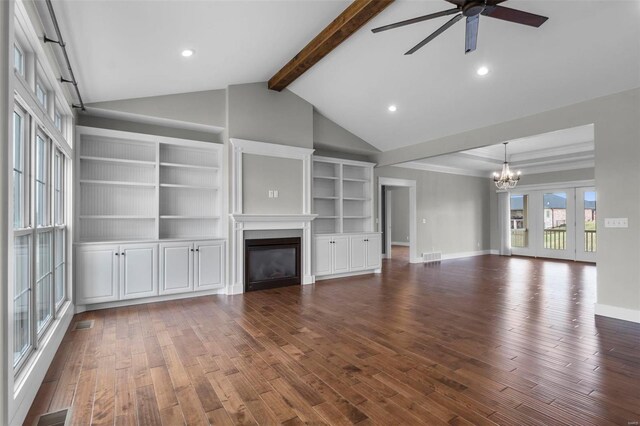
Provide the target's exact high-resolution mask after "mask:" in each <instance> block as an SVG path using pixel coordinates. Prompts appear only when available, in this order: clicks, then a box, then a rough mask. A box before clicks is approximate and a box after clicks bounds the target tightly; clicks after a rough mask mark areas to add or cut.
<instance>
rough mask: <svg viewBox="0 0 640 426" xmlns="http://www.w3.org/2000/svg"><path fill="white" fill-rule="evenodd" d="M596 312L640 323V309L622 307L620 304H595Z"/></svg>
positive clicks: (604, 315)
mask: <svg viewBox="0 0 640 426" xmlns="http://www.w3.org/2000/svg"><path fill="white" fill-rule="evenodd" d="M595 313H596V315H600V316H603V317H609V318H615V319H619V320H624V321H631V322H637V323H640V310H636V309H629V308H621V307H618V306H611V305H603V304H601V303H596V304H595Z"/></svg>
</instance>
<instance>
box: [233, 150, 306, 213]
mask: <svg viewBox="0 0 640 426" xmlns="http://www.w3.org/2000/svg"><path fill="white" fill-rule="evenodd" d="M242 185H243V191H242V194H243V198H242V204H243V206H242V207H243V211H244V213H246V214H257V213H261V214H288V213H290V214H295V213H298V214H300V213H302V160H294V159H290V158H276V157H267V156H263V155H254V154H244V155H243V156H242ZM269 190H278V193H279V194H278V198H269V194H268V191H269Z"/></svg>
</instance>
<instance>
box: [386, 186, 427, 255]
mask: <svg viewBox="0 0 640 426" xmlns="http://www.w3.org/2000/svg"><path fill="white" fill-rule="evenodd" d="M378 199H379V200H380V202H379V203H378V218H379V219H380V220H379V221H378V231H379V232H380V233H381V234H382V258H383V259H391V258H395V259H405V260H406V261H407V262H408V263H417V262H420V261H421V259H420V258H419V257H418V254H417V241H416V240H417V238H416V181H414V180H406V179H395V178H386V177H380V178H378Z"/></svg>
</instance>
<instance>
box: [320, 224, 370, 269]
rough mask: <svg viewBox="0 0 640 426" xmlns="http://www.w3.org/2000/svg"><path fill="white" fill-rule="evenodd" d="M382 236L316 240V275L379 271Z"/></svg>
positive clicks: (324, 237)
mask: <svg viewBox="0 0 640 426" xmlns="http://www.w3.org/2000/svg"><path fill="white" fill-rule="evenodd" d="M380 242H381V237H380V234H374V233H372V234H355V235H344V234H335V235H323V236H317V237H314V238H313V273H314V275H316V276H318V277H321V276H326V275H339V274H348V273H350V272H359V271H368V270H374V269H379V268H380V266H381V261H380Z"/></svg>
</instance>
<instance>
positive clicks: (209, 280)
mask: <svg viewBox="0 0 640 426" xmlns="http://www.w3.org/2000/svg"><path fill="white" fill-rule="evenodd" d="M194 247H195V249H196V252H195V260H194V270H195V279H194V282H195V290H196V291H197V290H210V289H215V288H222V287H224V258H225V255H224V241H201V242H197V243H195V244H194Z"/></svg>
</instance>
